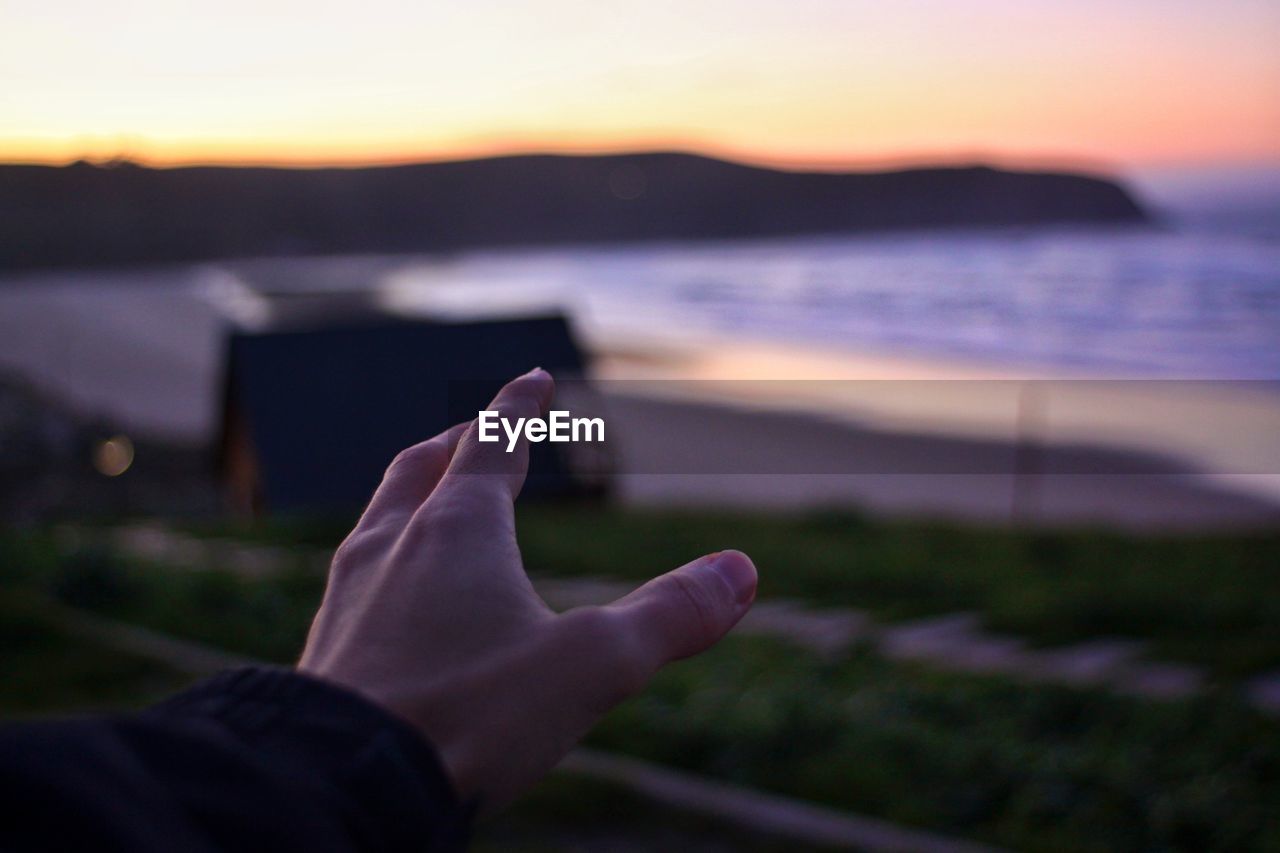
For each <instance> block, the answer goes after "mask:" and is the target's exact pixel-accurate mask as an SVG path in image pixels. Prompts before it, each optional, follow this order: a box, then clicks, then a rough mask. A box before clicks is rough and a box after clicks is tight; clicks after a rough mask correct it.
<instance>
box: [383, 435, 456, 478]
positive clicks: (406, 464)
mask: <svg viewBox="0 0 1280 853" xmlns="http://www.w3.org/2000/svg"><path fill="white" fill-rule="evenodd" d="M443 461H444V451H443V449H442V448H441V447H440V445H439V442H437V441H435V440H431V441H423V442H420V443H418V444H414V445H411V446H409V447H406V448H405V449H404V450H401V451H400V452H399V453H397V454H396V457H395V459H393V460H391V465H390V466H389V467H388V469H387V470H388V471H396V470H399V469H420V468H429V467H432V466H435V465H439V464H441V463H442V462H443Z"/></svg>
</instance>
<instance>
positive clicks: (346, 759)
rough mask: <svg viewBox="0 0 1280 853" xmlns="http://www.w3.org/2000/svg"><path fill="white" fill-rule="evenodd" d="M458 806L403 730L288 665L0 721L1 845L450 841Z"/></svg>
mask: <svg viewBox="0 0 1280 853" xmlns="http://www.w3.org/2000/svg"><path fill="white" fill-rule="evenodd" d="M470 811H471V810H470V809H469V808H466V807H464V806H462V805H461V804H460V803H459V802H458V799H457V797H456V795H455V794H454V792H453V789H452V787H451V785H450V783H449V781H448V778H447V777H446V776H445V774H444V771H443V768H442V767H441V765H440V762H439V760H438V759H437V758H436V755H435V752H434V751H433V750H432V748H431V747H430V746H429V745H428V744H427V742H426V741H424V740H423V739H422V738H421V737H420V736H419V735H418V734H417V733H416V732H415V731H413V730H412V729H410V728H409V727H408V726H407V725H406V724H404V723H402V722H401V721H400V720H398V719H396V718H394V717H392V716H391V715H390V714H388V713H387V712H385V711H383V710H381V709H380V708H378V707H376V706H374V705H372V704H371V703H369V702H367V701H366V700H364V699H362V698H360V697H358V696H356V695H354V694H352V693H349V692H347V691H345V690H342V689H339V688H337V687H334V686H332V685H329V684H326V683H323V682H320V681H317V680H315V679H312V678H309V677H306V676H302V675H298V674H297V673H295V672H293V671H292V670H285V669H270V668H258V667H254V668H248V669H241V670H234V671H231V672H226V673H223V674H222V675H219V676H217V677H216V678H213V679H211V680H209V681H206V682H204V683H203V684H200V685H198V686H196V687H194V688H192V689H191V690H188V691H187V692H185V693H181V694H179V695H177V696H175V697H173V698H172V699H169V700H167V701H165V702H163V703H161V704H160V705H157V706H155V707H153V708H149V709H147V710H145V711H143V712H141V713H138V714H134V715H127V716H116V717H94V718H87V719H76V720H68V721H56V722H35V723H21V724H12V725H7V726H4V727H3V728H0V813H2V814H3V815H4V818H3V819H2V820H0V849H3V850H42V851H43V850H128V851H145V852H146V853H149V851H165V852H166V853H168V851H194V853H199V851H214V850H234V851H241V850H244V851H257V850H262V851H272V853H284V851H291V850H306V851H320V853H325V851H333V853H337V851H342V853H349V851H365V850H370V851H374V850H376V851H389V852H390V853H394V851H401V850H406V851H408V850H412V851H443V850H459V849H462V848H463V847H465V845H466V841H467V834H468V830H469V825H470Z"/></svg>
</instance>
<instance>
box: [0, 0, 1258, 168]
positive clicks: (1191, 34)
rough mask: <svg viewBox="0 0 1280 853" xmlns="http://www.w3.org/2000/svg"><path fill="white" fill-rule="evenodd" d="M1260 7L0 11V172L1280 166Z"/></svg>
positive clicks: (145, 0)
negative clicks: (88, 165)
mask: <svg viewBox="0 0 1280 853" xmlns="http://www.w3.org/2000/svg"><path fill="white" fill-rule="evenodd" d="M1278 45H1280V3H1277V2H1275V0H1216V2H1208V0H1069V1H1068V0H1062V2H1055V3H1050V2H1044V0H969V2H942V0H894V2H885V0H875V1H874V2H862V0H781V1H780V2H753V0H678V2H668V0H646V1H645V2H634V3H624V2H615V0H591V1H590V2H578V0H542V1H541V2H520V3H517V2H498V0H435V2H422V0H416V2H406V3H395V2H389V0H363V2H358V3H343V4H337V3H325V2H317V0H307V2H294V0H290V1H289V2H278V1H277V0H221V2H218V3H199V4H197V3H190V2H185V0H163V2H162V0H118V2H112V3H103V2H83V3H70V2H59V0H0V160H10V161H12V160H20V161H65V160H69V159H75V158H79V157H92V158H109V157H113V156H127V157H130V158H133V159H139V160H143V161H147V162H152V163H160V164H168V163H177V162H286V163H361V162H373V161H396V160H411V159H427V158H439V157H452V156H469V155H475V154H484V153H491V152H497V151H511V150H534V149H538V150H583V149H586V150H597V149H604V150H609V149H632V148H649V147H676V148H686V149H696V150H703V151H708V152H712V153H720V154H727V155H731V156H736V157H739V158H747V159H752V160H757V161H767V162H775V163H785V164H791V165H806V164H807V165H844V164H859V163H868V162H891V161H905V160H937V159H943V160H947V159H973V158H975V157H983V158H987V159H991V160H996V161H1001V160H1003V161H1008V162H1016V161H1025V160H1031V161H1048V162H1081V163H1098V164H1103V165H1108V166H1114V167H1117V168H1129V167H1139V168H1149V167H1153V166H1162V165H1178V164H1204V165H1209V164H1232V163H1276V162H1280V47H1277V46H1278Z"/></svg>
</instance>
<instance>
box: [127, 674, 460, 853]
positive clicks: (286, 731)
mask: <svg viewBox="0 0 1280 853" xmlns="http://www.w3.org/2000/svg"><path fill="white" fill-rule="evenodd" d="M147 713H150V714H158V715H162V716H169V717H173V716H179V717H203V718H208V719H210V720H215V721H217V722H218V723H220V724H221V725H222V726H224V727H225V728H227V729H229V730H230V731H232V732H233V733H234V734H235V735H237V736H238V737H240V738H241V739H242V740H244V741H245V742H246V743H248V744H250V745H252V746H253V747H254V748H255V749H257V750H259V751H260V752H263V753H267V754H269V755H270V757H271V759H272V761H273V763H275V764H278V766H281V767H287V768H289V769H290V771H291V773H290V775H291V778H292V779H293V780H294V782H295V783H296V784H298V785H300V786H308V787H312V788H315V789H316V790H317V795H318V796H320V797H321V798H322V799H324V800H328V802H327V803H326V806H327V807H337V808H340V809H341V810H342V811H343V812H344V813H345V814H344V817H345V818H346V820H347V823H348V825H350V826H351V828H352V831H353V833H354V834H355V835H356V836H357V837H359V838H360V839H361V840H362V842H364V843H363V844H362V849H370V850H375V849H376V850H411V849H412V850H427V851H453V850H463V849H465V847H466V845H467V842H468V840H469V836H470V828H471V823H472V819H473V817H474V812H475V807H474V804H463V803H462V802H460V801H459V798H458V795H457V794H456V792H455V791H454V789H453V785H452V784H451V782H450V780H449V777H448V775H447V773H446V772H445V768H444V765H443V764H442V763H441V761H440V759H439V757H438V756H437V754H436V751H435V749H434V748H433V747H432V746H431V744H430V743H428V742H427V740H426V739H425V738H423V737H422V736H421V735H420V734H419V733H418V732H417V731H416V730H414V729H413V728H411V727H410V726H409V725H408V724H407V723H406V722H404V721H403V720H401V719H400V718H399V717H396V716H395V715H394V714H392V713H390V712H388V711H385V710H383V709H382V708H380V707H379V706H377V705H375V704H374V703H372V702H370V701H369V700H368V699H365V698H364V697H362V696H360V695H358V694H357V693H355V692H353V691H351V690H348V689H346V688H343V687H339V686H337V685H334V684H331V683H329V682H326V681H321V680H320V679H317V678H313V677H311V676H307V675H302V674H300V673H298V672H296V671H295V670H292V669H285V668H283V667H264V666H254V667H245V668H241V669H234V670H228V671H227V672H223V673H221V674H219V675H217V676H214V677H213V678H211V679H209V680H207V681H204V682H202V683H200V684H197V685H196V686H195V687H192V688H191V689H189V690H187V691H185V692H183V693H179V694H178V695H176V696H174V697H172V698H170V699H167V700H165V701H164V702H161V703H160V704H158V705H155V706H153V707H152V708H150V709H149V710H148V711H147ZM366 845H367V846H366Z"/></svg>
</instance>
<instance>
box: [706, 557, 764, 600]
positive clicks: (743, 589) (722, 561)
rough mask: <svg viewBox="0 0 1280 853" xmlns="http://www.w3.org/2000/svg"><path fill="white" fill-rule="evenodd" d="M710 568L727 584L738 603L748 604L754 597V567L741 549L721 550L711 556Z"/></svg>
mask: <svg viewBox="0 0 1280 853" xmlns="http://www.w3.org/2000/svg"><path fill="white" fill-rule="evenodd" d="M710 565H711V568H713V569H715V570H716V572H718V573H719V574H720V577H722V578H724V580H725V582H726V583H727V584H729V589H731V590H733V595H734V597H735V598H736V599H737V601H738V603H739V604H750V603H751V602H752V600H754V599H755V597H756V567H755V566H754V565H752V563H751V558H750V557H748V556H747V555H746V554H744V553H742V552H741V551H721V552H720V553H718V554H713V555H712V556H711V563H710Z"/></svg>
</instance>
